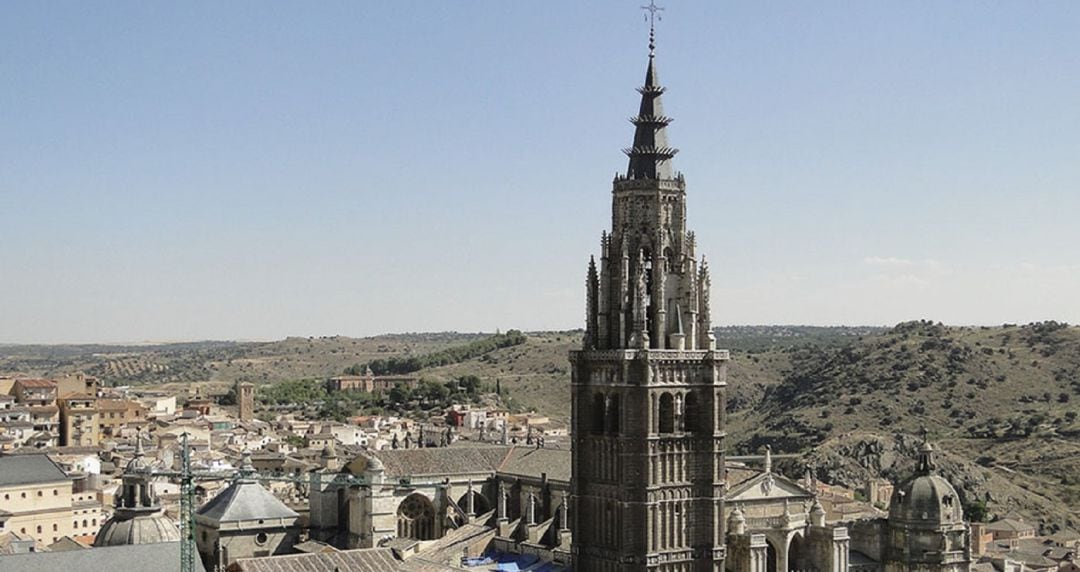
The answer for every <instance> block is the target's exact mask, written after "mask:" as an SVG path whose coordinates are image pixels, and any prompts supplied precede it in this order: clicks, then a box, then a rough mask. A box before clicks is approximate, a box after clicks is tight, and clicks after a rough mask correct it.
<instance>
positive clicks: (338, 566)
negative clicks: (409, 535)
mask: <svg viewBox="0 0 1080 572" xmlns="http://www.w3.org/2000/svg"><path fill="white" fill-rule="evenodd" d="M234 566H235V568H236V570H238V571H240V572H333V571H334V570H355V571H356V572H388V571H393V570H401V569H402V568H401V561H400V560H398V559H397V558H394V551H393V550H390V549H389V548H366V549H360V550H345V551H342V552H319V553H314V554H292V555H288V556H272V557H269V558H267V557H263V558H241V559H239V560H237V561H236V563H235V564H234Z"/></svg>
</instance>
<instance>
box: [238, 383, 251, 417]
mask: <svg viewBox="0 0 1080 572" xmlns="http://www.w3.org/2000/svg"><path fill="white" fill-rule="evenodd" d="M236 403H237V405H239V406H240V420H241V421H251V420H252V419H254V417H255V384H253V383H246V382H237V383H236Z"/></svg>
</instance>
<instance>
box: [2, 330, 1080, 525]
mask: <svg viewBox="0 0 1080 572" xmlns="http://www.w3.org/2000/svg"><path fill="white" fill-rule="evenodd" d="M717 335H718V339H719V340H720V345H721V347H724V346H726V347H729V348H732V362H731V365H730V368H729V389H728V412H729V419H728V434H729V439H730V441H729V443H730V449H729V450H730V451H732V452H734V453H751V452H759V451H760V450H761V447H762V446H763V445H764V444H766V443H769V444H770V445H772V447H773V448H774V450H777V451H778V452H802V453H807V454H808V457H807V458H808V459H809V460H810V461H811V462H812V463H813V464H814V466H815V470H816V471H817V473H818V474H819V476H820V477H821V478H823V479H824V480H826V481H829V482H835V483H839V484H844V485H847V486H852V487H857V486H860V485H861V484H862V483H863V482H865V480H866V479H867V478H870V477H872V476H877V475H878V474H883V475H885V476H888V477H890V478H893V479H896V478H899V477H901V476H903V475H906V474H908V472H909V471H910V470H911V462H912V459H913V455H914V452H913V450H912V446H913V443H914V441H913V437H912V435H915V434H917V433H918V432H919V430H920V429H921V428H923V427H925V428H926V429H927V430H929V432H930V434H931V437H932V439H933V440H934V441H935V442H936V443H937V444H938V448H939V450H940V451H941V455H940V456H941V458H942V462H941V465H942V470H943V471H944V472H945V473H946V474H947V475H948V476H950V478H952V479H953V480H954V482H956V483H957V484H958V485H959V487H960V488H961V491H962V494H963V495H964V497H965V499H964V500H965V502H967V503H968V504H969V505H971V504H972V503H973V502H974V501H976V500H984V499H989V500H988V502H987V507H988V510H989V511H990V512H991V513H993V514H1006V513H1011V512H1015V513H1017V514H1020V515H1024V516H1026V517H1027V518H1029V519H1031V520H1032V521H1039V520H1042V521H1043V524H1044V526H1045V529H1046V530H1047V531H1052V530H1055V527H1069V528H1072V529H1076V528H1078V527H1080V420H1078V419H1077V417H1078V412H1080V328H1076V327H1067V326H1064V325H1061V324H1055V323H1043V324H1032V325H1027V326H1001V327H993V328H963V327H945V326H941V325H939V324H933V323H929V322H910V323H905V324H900V325H898V326H896V327H895V328H892V329H881V328H815V327H806V326H754V327H729V328H718V329H717ZM481 337H483V336H482V335H481V334H459V333H438V334H401V335H387V336H376V337H371V338H363V339H353V338H345V337H320V338H288V339H285V340H281V341H277V342H267V343H236V342H201V343H194V344H170V345H165V346H124V347H116V346H61V347H54V346H3V347H0V374H3V373H15V372H21V373H25V374H34V375H55V374H58V373H63V372H66V371H74V370H82V371H87V372H90V373H93V374H95V375H98V376H99V377H101V378H102V379H103V380H104V381H105V382H106V383H107V384H111V385H127V384H163V383H177V382H206V383H209V384H211V385H216V386H217V387H218V389H219V390H222V391H223V388H224V386H226V385H227V384H230V383H232V382H233V381H236V380H245V381H254V382H256V383H260V384H262V383H275V382H279V381H284V380H295V379H321V378H325V377H328V376H331V375H337V374H340V373H341V372H343V371H344V370H345V369H346V368H348V367H350V366H353V365H356V364H359V363H366V362H370V361H372V360H377V359H384V360H385V359H386V358H390V357H408V356H420V355H423V354H428V353H431V352H436V351H441V350H445V349H448V348H453V347H461V346H462V345H464V344H468V343H469V342H471V341H475V340H477V339H480V338H481ZM580 344H581V331H580V330H578V331H569V332H531V333H529V334H528V338H527V339H526V340H525V343H523V344H520V345H514V346H511V347H505V348H501V349H496V350H494V351H490V352H487V353H484V354H483V355H480V356H479V357H475V358H472V359H468V360H465V361H462V362H460V363H453V364H450V365H443V366H440V367H429V368H426V369H421V370H420V371H418V372H416V373H415V374H413V375H416V376H418V377H421V378H424V379H428V380H432V381H449V380H451V379H456V378H460V377H461V376H464V375H475V376H477V377H479V378H480V379H481V380H482V381H483V382H485V383H486V384H488V386H494V385H495V384H496V382H497V383H498V385H500V386H502V388H503V390H504V393H505V394H506V396H507V402H508V404H510V405H511V406H513V407H516V408H522V409H534V410H537V411H540V412H542V413H545V414H548V415H551V416H553V417H555V418H557V419H563V420H565V419H566V418H568V417H569V410H570V407H569V400H570V388H569V379H570V372H569V363H568V361H567V352H568V351H569V350H570V349H572V348H577V347H580ZM791 469H792V471H793V472H794V473H797V474H801V472H802V471H803V470H804V469H803V466H802V465H801V464H800V465H799V466H792V467H791Z"/></svg>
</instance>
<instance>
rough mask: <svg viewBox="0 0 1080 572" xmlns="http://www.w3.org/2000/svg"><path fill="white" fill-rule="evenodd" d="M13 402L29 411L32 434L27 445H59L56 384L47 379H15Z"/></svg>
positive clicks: (58, 411) (58, 413)
mask: <svg viewBox="0 0 1080 572" xmlns="http://www.w3.org/2000/svg"><path fill="white" fill-rule="evenodd" d="M12 391H13V395H14V396H15V400H16V401H17V402H18V403H19V404H20V405H22V406H24V407H26V408H27V409H28V410H29V411H30V422H31V423H32V424H33V431H34V434H33V435H31V436H30V437H29V438H28V440H27V443H28V444H30V445H31V446H35V447H55V446H57V444H58V443H59V435H60V408H59V407H57V404H56V397H57V390H56V382H54V381H50V380H47V379H17V380H15V384H14V387H13V388H12Z"/></svg>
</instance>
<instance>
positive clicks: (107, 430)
mask: <svg viewBox="0 0 1080 572" xmlns="http://www.w3.org/2000/svg"><path fill="white" fill-rule="evenodd" d="M173 399H176V398H175V397H174V398H173ZM97 406H98V426H99V427H100V433H101V436H102V437H117V436H121V435H123V434H124V431H125V430H129V429H130V430H131V431H132V432H134V433H138V432H139V431H142V430H143V429H144V428H145V427H146V425H147V423H149V419H148V417H149V411H150V410H149V408H148V407H147V406H146V405H143V404H142V403H140V402H139V401H137V400H133V399H98V402H97Z"/></svg>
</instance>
